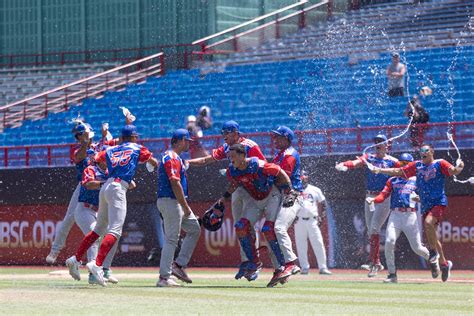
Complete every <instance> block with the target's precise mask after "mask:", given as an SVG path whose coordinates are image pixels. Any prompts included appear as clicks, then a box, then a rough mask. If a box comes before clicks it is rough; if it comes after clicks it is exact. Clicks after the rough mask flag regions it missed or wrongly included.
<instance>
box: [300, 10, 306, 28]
mask: <svg viewBox="0 0 474 316" xmlns="http://www.w3.org/2000/svg"><path fill="white" fill-rule="evenodd" d="M305 26H306V11H305V10H304V8H303V9H301V14H300V21H299V28H300V29H302V28H304V27H305Z"/></svg>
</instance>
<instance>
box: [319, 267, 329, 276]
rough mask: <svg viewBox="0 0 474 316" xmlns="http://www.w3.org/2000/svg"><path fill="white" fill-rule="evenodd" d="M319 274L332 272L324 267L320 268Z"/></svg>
mask: <svg viewBox="0 0 474 316" xmlns="http://www.w3.org/2000/svg"><path fill="white" fill-rule="evenodd" d="M319 274H322V275H332V272H331V271H329V270H328V269H326V268H324V269H320V270H319Z"/></svg>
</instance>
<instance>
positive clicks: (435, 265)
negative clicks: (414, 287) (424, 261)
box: [429, 260, 439, 279]
mask: <svg viewBox="0 0 474 316" xmlns="http://www.w3.org/2000/svg"><path fill="white" fill-rule="evenodd" d="M429 264H430V269H431V276H432V277H433V279H436V278H437V277H438V276H439V262H438V260H436V261H435V262H429Z"/></svg>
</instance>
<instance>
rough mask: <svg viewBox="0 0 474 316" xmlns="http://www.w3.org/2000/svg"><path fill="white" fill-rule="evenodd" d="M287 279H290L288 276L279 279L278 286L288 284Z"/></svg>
mask: <svg viewBox="0 0 474 316" xmlns="http://www.w3.org/2000/svg"><path fill="white" fill-rule="evenodd" d="M289 279H290V277H289V276H288V277H286V278H283V279H280V284H282V285H283V284H286V283H288V280H289Z"/></svg>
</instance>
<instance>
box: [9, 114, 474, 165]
mask: <svg viewBox="0 0 474 316" xmlns="http://www.w3.org/2000/svg"><path fill="white" fill-rule="evenodd" d="M418 127H419V128H420V129H419V130H421V129H422V130H423V132H422V133H423V134H424V137H423V139H424V142H428V143H431V144H433V145H434V146H435V148H436V149H453V148H452V144H451V143H450V142H449V141H448V139H447V137H446V131H450V132H451V133H452V134H453V136H454V139H455V141H456V143H457V145H458V146H459V148H461V149H468V148H470V149H473V148H474V121H466V122H455V123H431V124H419V125H418ZM405 128H406V125H393V126H373V127H364V128H335V129H326V130H308V131H297V132H296V133H295V134H296V139H295V140H294V143H293V145H294V147H295V148H296V149H297V150H298V151H299V152H300V154H301V155H303V156H321V155H336V154H353V153H354V154H355V153H360V152H361V151H362V150H363V149H364V148H365V147H366V146H368V145H371V144H373V137H374V136H375V135H377V134H379V133H385V134H386V135H387V137H393V136H396V135H399V134H400V133H401V131H403V130H404V129H405ZM245 136H246V137H249V138H251V139H253V140H254V141H256V142H257V143H258V144H259V146H260V147H261V149H262V151H263V152H264V154H265V155H266V156H267V157H271V156H273V155H274V154H275V148H274V146H273V143H272V137H271V133H268V132H267V133H249V134H245ZM418 136H420V135H416V137H418ZM412 137H413V136H410V132H409V133H407V134H406V135H405V136H403V137H402V138H399V139H397V140H395V141H394V142H392V143H391V151H393V152H402V151H412V150H413V148H412V145H411V140H412V139H411V138H412ZM200 142H201V144H202V145H203V146H204V147H205V148H207V149H208V150H209V149H212V148H217V147H218V146H220V145H221V144H222V142H223V140H222V137H221V136H219V135H214V136H205V137H203V138H201V139H200ZM140 143H142V144H144V145H145V146H147V147H148V148H149V149H150V150H151V151H152V152H154V153H155V154H158V153H160V152H162V151H164V150H166V149H168V148H169V146H170V140H169V138H156V139H142V140H140ZM75 146H76V145H75V144H60V145H31V146H12V147H0V168H24V167H53V166H54V167H60V166H71V165H72V162H71V159H70V157H71V153H72V152H73V149H74V147H75Z"/></svg>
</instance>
